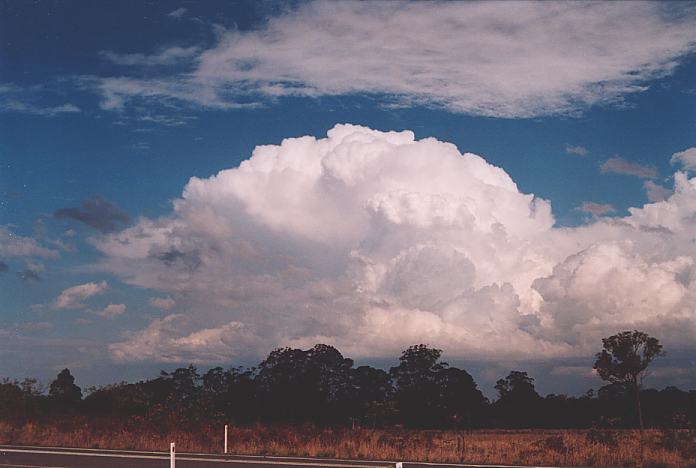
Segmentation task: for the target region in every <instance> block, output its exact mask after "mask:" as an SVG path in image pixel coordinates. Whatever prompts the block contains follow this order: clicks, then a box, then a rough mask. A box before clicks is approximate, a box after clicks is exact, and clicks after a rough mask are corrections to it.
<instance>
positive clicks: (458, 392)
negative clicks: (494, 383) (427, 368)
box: [437, 367, 487, 430]
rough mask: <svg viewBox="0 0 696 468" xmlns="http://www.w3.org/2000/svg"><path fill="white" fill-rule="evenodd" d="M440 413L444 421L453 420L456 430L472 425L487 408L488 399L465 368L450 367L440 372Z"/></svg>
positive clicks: (438, 382) (438, 380)
mask: <svg viewBox="0 0 696 468" xmlns="http://www.w3.org/2000/svg"><path fill="white" fill-rule="evenodd" d="M437 386H438V390H439V399H440V401H439V403H440V408H439V409H440V414H441V419H442V422H443V423H444V422H451V423H452V424H453V426H454V429H455V430H456V429H457V428H458V427H460V426H464V427H471V426H472V425H473V423H474V422H475V421H478V420H479V419H480V418H481V417H482V416H483V412H484V411H485V408H486V403H487V400H486V398H485V397H484V396H483V393H481V391H480V390H479V389H478V388H477V386H476V382H475V381H474V378H473V377H472V376H471V375H470V374H469V373H468V372H467V371H465V370H462V369H457V368H456V367H448V368H446V369H442V370H441V371H439V372H438V376H437Z"/></svg>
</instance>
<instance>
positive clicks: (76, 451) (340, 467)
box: [0, 445, 558, 468]
mask: <svg viewBox="0 0 696 468" xmlns="http://www.w3.org/2000/svg"><path fill="white" fill-rule="evenodd" d="M6 447H17V448H6ZM19 447H20V446H16V445H15V446H0V453H1V452H12V453H34V454H44V455H76V456H86V457H107V458H136V459H138V458H139V459H152V460H169V455H167V454H164V452H149V451H138V450H113V449H89V448H85V449H83V448H72V447H71V448H63V447H51V448H48V447H38V446H25V447H24V448H19ZM29 448H31V449H33V450H28V449H29ZM51 449H54V450H51ZM68 450H72V451H68ZM100 452H101V453H100ZM103 452H107V453H103ZM117 452H127V453H128V454H125V453H117ZM132 454H136V455H132ZM196 456H198V457H196ZM216 456H217V457H222V456H224V455H221V454H215V453H188V454H186V455H183V454H181V455H179V456H177V457H176V459H177V460H183V461H201V462H211V463H249V464H255V465H289V466H305V467H312V466H313V465H317V466H318V467H323V466H329V467H331V468H392V467H393V466H394V465H395V463H396V462H391V461H384V460H382V461H379V460H359V461H360V462H364V463H363V464H355V463H353V464H351V463H350V462H355V461H356V460H347V459H337V458H310V457H279V456H268V457H267V456H263V455H229V454H228V456H232V457H248V458H225V459H222V458H209V457H216ZM302 460H306V461H312V462H315V463H301V461H302ZM317 462H318V463H317ZM336 462H338V463H336ZM344 462H348V463H344ZM321 463H323V464H321ZM368 463H375V465H369V464H368ZM403 463H405V464H408V465H423V466H448V467H460V468H558V467H554V466H523V465H491V464H487V465H480V464H462V463H436V462H418V461H405V462H403ZM34 466H35V465H2V464H0V467H27V468H34ZM38 468H64V467H45V466H41V467H38Z"/></svg>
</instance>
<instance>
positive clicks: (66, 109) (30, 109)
mask: <svg viewBox="0 0 696 468" xmlns="http://www.w3.org/2000/svg"><path fill="white" fill-rule="evenodd" d="M0 112H18V113H20V114H30V115H38V116H41V117H55V116H57V115H63V114H71V113H75V112H81V109H80V108H79V107H77V106H75V105H73V104H62V105H60V106H53V107H41V106H36V105H33V104H29V103H26V102H21V101H6V102H3V103H0Z"/></svg>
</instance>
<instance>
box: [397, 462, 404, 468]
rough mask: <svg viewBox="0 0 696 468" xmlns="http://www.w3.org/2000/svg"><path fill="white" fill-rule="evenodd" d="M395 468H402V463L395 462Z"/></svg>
mask: <svg viewBox="0 0 696 468" xmlns="http://www.w3.org/2000/svg"><path fill="white" fill-rule="evenodd" d="M396 468H404V462H396Z"/></svg>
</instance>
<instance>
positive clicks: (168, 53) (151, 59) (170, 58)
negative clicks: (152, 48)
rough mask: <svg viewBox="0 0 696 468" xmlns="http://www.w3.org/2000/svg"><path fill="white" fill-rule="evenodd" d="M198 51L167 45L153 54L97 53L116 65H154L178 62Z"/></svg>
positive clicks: (196, 49)
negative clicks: (167, 46)
mask: <svg viewBox="0 0 696 468" xmlns="http://www.w3.org/2000/svg"><path fill="white" fill-rule="evenodd" d="M198 52H199V49H198V48H197V47H169V48H166V49H162V50H160V51H158V52H155V53H153V54H141V53H135V54H119V53H116V52H112V51H109V50H104V51H101V52H99V55H100V56H101V57H102V58H103V59H105V60H108V61H110V62H112V63H115V64H117V65H128V66H143V67H155V66H165V65H176V64H180V63H181V62H183V61H187V60H190V59H192V58H193V57H194V56H195V55H196V54H197V53H198Z"/></svg>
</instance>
